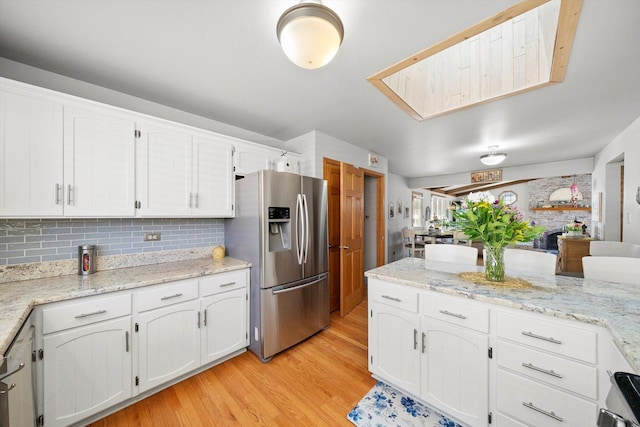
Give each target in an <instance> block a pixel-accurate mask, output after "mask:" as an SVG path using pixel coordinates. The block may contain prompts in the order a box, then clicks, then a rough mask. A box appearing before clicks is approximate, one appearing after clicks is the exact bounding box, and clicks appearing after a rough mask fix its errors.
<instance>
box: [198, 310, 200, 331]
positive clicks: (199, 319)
mask: <svg viewBox="0 0 640 427" xmlns="http://www.w3.org/2000/svg"><path fill="white" fill-rule="evenodd" d="M198 329H200V312H198Z"/></svg>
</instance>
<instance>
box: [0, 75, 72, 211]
mask: <svg viewBox="0 0 640 427" xmlns="http://www.w3.org/2000/svg"><path fill="white" fill-rule="evenodd" d="M62 114H63V113H62V105H61V104H59V103H57V102H54V101H53V100H51V99H48V98H45V97H42V96H37V95H32V94H30V93H29V92H26V91H21V90H13V89H10V88H7V87H4V86H3V85H0V129H1V132H0V216H2V217H30V216H45V217H46V216H61V215H62V213H63V211H62V207H63V204H62V203H63V201H62V186H63V181H62V158H63V154H62Z"/></svg>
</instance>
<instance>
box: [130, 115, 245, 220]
mask: <svg viewBox="0 0 640 427" xmlns="http://www.w3.org/2000/svg"><path fill="white" fill-rule="evenodd" d="M138 128H139V130H140V138H139V140H138V143H137V149H136V158H137V166H136V183H137V188H138V193H137V203H138V215H140V216H155V217H176V216H181V217H184V216H200V217H229V216H232V215H233V209H232V208H233V170H232V168H233V145H232V144H231V143H230V142H229V141H228V140H227V139H226V138H225V137H223V136H217V135H215V134H211V135H208V134H199V133H197V134H195V133H194V132H193V131H191V129H190V128H187V127H185V128H180V127H177V126H176V127H174V126H169V125H164V124H161V123H155V122H152V121H147V122H140V123H139V124H138Z"/></svg>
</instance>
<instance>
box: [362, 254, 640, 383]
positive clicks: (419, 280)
mask: <svg viewBox="0 0 640 427" xmlns="http://www.w3.org/2000/svg"><path fill="white" fill-rule="evenodd" d="M394 264H395V266H394ZM445 264H446V263H445ZM428 272H431V273H434V272H432V271H430V270H428V269H425V265H424V260H420V261H418V262H416V261H414V260H408V259H407V261H405V260H400V261H397V262H395V263H391V264H386V265H384V266H381V267H378V268H375V269H373V270H369V271H367V272H365V276H366V277H368V278H370V279H379V280H383V281H387V282H391V283H396V284H400V285H407V286H412V287H415V288H419V289H425V290H431V291H435V292H440V293H443V294H448V295H453V296H459V297H462V298H468V299H473V300H476V301H480V302H485V303H489V304H494V305H498V306H502V307H509V308H515V309H520V310H524V311H529V312H534V313H539V314H543V315H547V316H551V317H555V318H562V319H569V320H576V321H579V322H583V323H588V324H593V325H597V326H602V327H604V328H606V329H608V330H609V332H610V333H611V335H612V337H613V341H614V343H615V345H616V346H617V347H618V349H619V350H620V352H621V353H622V355H623V356H624V357H625V358H626V359H627V361H628V362H629V364H630V365H631V367H632V368H633V369H634V370H635V372H636V373H640V299H638V298H635V297H634V298H631V299H630V300H627V301H624V298H616V297H609V296H607V295H606V293H607V291H609V290H610V289H611V288H612V286H613V284H611V283H607V282H596V281H586V280H584V279H581V278H575V277H559V276H556V278H555V280H556V281H557V283H559V285H558V287H559V289H553V288H551V289H544V290H539V289H538V290H534V291H527V292H509V291H504V290H498V291H496V290H495V289H491V287H488V286H483V285H477V284H474V283H471V282H463V281H462V279H457V278H453V276H452V275H451V273H448V274H449V278H444V279H443V278H442V277H444V276H443V275H442V273H441V272H440V273H438V272H436V274H435V275H434V277H433V278H428V279H427V278H426V275H427V274H428ZM444 274H447V273H444ZM532 277H533V276H532ZM583 286H584V287H586V286H589V288H598V287H600V288H602V289H601V291H602V295H601V296H599V295H595V296H594V295H593V294H591V293H587V292H584V291H583ZM619 286H629V287H633V285H619ZM534 288H535V286H534ZM635 288H637V285H636V286H635ZM629 289H633V288H629ZM543 294H544V295H543ZM634 296H635V295H634ZM581 297H582V298H581ZM624 304H626V306H625V305H624Z"/></svg>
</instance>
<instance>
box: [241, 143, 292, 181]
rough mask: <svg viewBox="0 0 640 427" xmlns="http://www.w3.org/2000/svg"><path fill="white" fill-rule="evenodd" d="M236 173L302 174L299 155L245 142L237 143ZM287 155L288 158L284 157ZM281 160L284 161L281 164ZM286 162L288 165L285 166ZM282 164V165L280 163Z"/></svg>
mask: <svg viewBox="0 0 640 427" xmlns="http://www.w3.org/2000/svg"><path fill="white" fill-rule="evenodd" d="M235 146H236V154H235V165H234V166H235V173H236V175H242V176H244V175H247V174H250V173H252V172H257V171H259V170H262V169H269V170H282V171H286V172H293V173H300V167H299V158H300V156H299V155H298V154H293V153H288V152H286V151H284V150H279V149H277V148H272V147H266V146H261V145H257V144H252V143H245V142H243V141H237V142H235ZM285 153H286V158H285V159H283V155H285ZM280 160H283V161H282V162H280ZM285 160H286V161H287V163H286V164H285ZM278 162H280V163H278Z"/></svg>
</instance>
